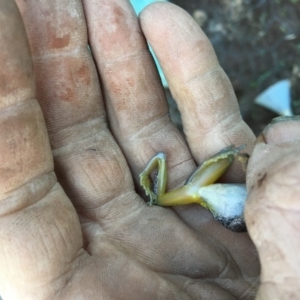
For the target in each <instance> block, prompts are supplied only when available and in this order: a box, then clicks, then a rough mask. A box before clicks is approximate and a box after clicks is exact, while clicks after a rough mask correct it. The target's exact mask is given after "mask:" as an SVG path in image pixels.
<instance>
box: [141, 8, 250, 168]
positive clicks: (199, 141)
mask: <svg viewBox="0 0 300 300" xmlns="http://www.w3.org/2000/svg"><path fill="white" fill-rule="evenodd" d="M140 21H141V26H142V30H143V32H144V34H145V36H146V38H147V40H148V41H149V43H150V44H151V46H152V47H153V49H154V52H155V53H156V55H157V57H158V59H159V61H160V64H161V66H162V68H163V70H164V73H165V75H166V78H167V81H168V84H169V87H170V90H171V92H172V95H173V97H174V98H175V100H176V102H177V104H178V107H179V110H180V113H181V115H182V120H183V126H184V132H185V134H186V136H187V140H188V142H189V147H190V149H191V152H192V154H193V156H194V158H195V160H196V161H197V162H198V163H199V162H201V161H203V160H204V159H205V158H207V157H208V156H210V155H212V154H214V153H216V152H218V151H219V150H220V149H222V148H224V147H226V146H228V145H230V144H235V145H236V146H240V145H242V144H246V145H247V146H248V148H247V150H248V151H250V150H251V149H252V144H253V142H254V134H253V133H252V131H251V130H250V128H249V127H248V126H247V125H246V124H245V123H244V121H243V120H242V118H241V114H240V111H239V107H238V103H237V100H236V97H235V94H234V91H233V88H232V86H231V83H230V81H229V79H228V77H227V76H226V74H225V72H224V70H223V69H222V68H221V67H220V65H219V62H218V59H217V57H216V54H215V52H214V50H213V47H212V45H211V43H210V41H209V40H208V38H207V37H206V35H205V34H204V32H203V31H202V30H201V28H199V26H198V25H197V23H196V22H195V21H194V20H193V19H192V18H191V17H190V16H189V15H188V14H187V13H186V12H185V11H184V10H182V9H180V8H179V7H177V6H175V5H173V4H170V3H155V4H153V5H150V6H149V7H147V8H146V9H145V10H144V11H143V12H142V14H141V16H140Z"/></svg>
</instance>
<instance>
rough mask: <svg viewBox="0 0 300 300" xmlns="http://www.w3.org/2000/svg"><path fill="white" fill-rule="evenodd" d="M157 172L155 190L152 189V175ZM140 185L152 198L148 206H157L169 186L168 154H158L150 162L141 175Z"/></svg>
mask: <svg viewBox="0 0 300 300" xmlns="http://www.w3.org/2000/svg"><path fill="white" fill-rule="evenodd" d="M155 170H156V171H157V174H156V176H155V179H154V190H153V189H152V181H151V177H150V175H151V173H152V172H153V171H155ZM140 184H141V186H142V187H143V188H144V190H145V193H146V195H148V196H149V197H150V201H149V202H148V205H150V206H152V205H155V204H157V200H158V198H159V197H160V196H161V195H163V194H164V193H165V191H166V185H167V163H166V154H165V153H164V152H158V153H157V154H156V155H155V156H153V157H152V158H151V159H150V161H149V162H148V164H147V166H146V168H145V169H144V171H143V172H142V173H141V174H140Z"/></svg>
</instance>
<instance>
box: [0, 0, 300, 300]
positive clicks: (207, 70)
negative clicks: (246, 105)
mask: <svg viewBox="0 0 300 300" xmlns="http://www.w3.org/2000/svg"><path fill="white" fill-rule="evenodd" d="M16 4H17V6H18V9H19V11H20V13H21V16H22V17H21V16H20V14H19V11H18V9H17V6H16V5H15V4H14V2H13V1H12V0H0V41H1V47H0V61H1V69H0V153H1V156H0V249H1V251H0V294H1V296H2V297H3V298H4V299H5V300H6V299H18V300H19V299H133V300H134V299H138V300H139V299H151V300H153V299H253V298H255V295H256V294H257V299H285V297H286V296H289V298H288V299H293V297H295V299H297V298H298V297H297V295H299V294H297V293H299V290H297V287H298V286H299V265H300V261H299V260H300V259H299V255H297V251H298V250H297V251H296V252H295V251H293V250H294V249H299V247H300V240H299V237H298V235H299V234H298V228H299V225H300V219H299V203H298V202H297V200H298V195H299V192H300V187H299V186H300V185H299V181H300V180H299V174H300V163H299V159H298V158H297V156H299V154H300V153H299V152H300V151H299V148H300V147H299V145H300V143H299V132H300V130H299V126H300V125H299V124H298V123H300V122H298V120H288V121H286V122H280V123H274V124H272V125H270V126H269V127H268V128H267V129H266V130H265V131H264V132H263V133H262V135H261V136H260V137H259V138H258V140H257V142H256V146H255V147H254V152H253V154H252V158H251V160H250V163H249V167H248V175H247V176H248V178H247V185H248V188H249V199H248V202H247V208H246V221H247V225H248V229H249V233H250V236H251V238H252V240H253V242H254V244H255V245H256V247H257V250H258V252H259V257H260V260H261V267H262V272H261V279H259V274H260V263H259V259H258V254H257V250H256V247H255V246H254V244H253V242H252V240H251V239H250V237H249V235H248V233H232V232H230V231H228V230H227V229H225V228H223V227H222V226H221V225H220V224H219V223H217V222H216V221H215V220H214V219H213V218H212V215H211V214H210V213H209V212H208V211H207V210H205V209H203V208H201V207H199V206H196V205H190V206H186V207H179V208H176V209H171V208H161V207H148V206H147V205H145V202H144V200H143V199H142V197H141V196H140V195H139V192H140V190H139V189H138V185H137V183H138V175H139V173H140V172H141V170H142V169H143V168H144V167H145V164H146V162H147V161H148V160H149V158H150V157H152V156H153V155H154V154H155V153H156V152H158V151H165V152H166V153H167V155H168V168H169V174H170V176H169V184H168V189H172V188H174V187H176V186H178V185H180V184H182V182H183V181H184V180H185V179H186V178H187V176H188V175H189V174H190V173H191V172H192V171H193V170H194V169H195V167H196V165H197V164H198V163H200V162H201V161H203V160H204V159H205V158H207V157H209V156H210V155H212V154H214V153H215V152H217V151H219V150H220V149H222V148H224V147H225V146H227V145H229V144H235V145H241V144H247V149H246V150H245V151H246V152H248V153H251V152H252V150H253V146H254V135H253V133H252V132H251V130H250V129H249V128H248V127H247V125H246V124H245V123H244V122H243V121H242V119H241V116H240V113H239V109H238V105H237V101H236V98H235V95H234V93H233V90H232V87H231V85H230V82H229V80H228V78H227V76H226V75H225V73H224V71H223V70H222V69H221V67H220V66H219V64H218V61H217V58H216V56H215V53H214V51H213V49H212V46H211V44H210V42H209V41H208V40H207V38H206V36H205V35H204V33H203V32H202V31H201V29H200V28H198V27H197V25H196V24H195V23H194V21H193V20H192V19H191V17H190V16H189V15H187V14H186V13H185V12H184V11H182V10H181V9H179V8H178V7H176V6H174V5H172V4H166V3H159V4H154V5H152V6H150V7H148V8H147V9H146V10H145V11H144V12H143V13H142V15H141V16H140V20H139V21H140V23H139V22H138V21H137V19H136V17H135V15H134V13H133V11H132V8H131V7H130V5H129V2H127V1H126V0H98V1H96V0H83V1H82V2H80V1H79V0H78V1H76V0H68V1H60V0H52V1H46V0H36V1H33V0H27V1H24V0H17V1H16ZM23 22H24V24H25V29H24V25H23ZM87 33H88V36H87ZM27 37H28V41H29V43H27ZM144 37H145V38H146V39H147V41H148V42H149V43H150V44H151V45H152V47H153V49H154V51H155V52H156V53H157V56H158V58H159V60H160V62H161V65H162V67H163V69H164V71H165V74H166V77H167V79H168V82H169V86H170V89H171V91H172V94H173V95H174V97H175V98H176V101H177V103H178V106H179V109H180V111H181V114H182V119H183V124H184V130H185V134H186V136H187V142H186V141H185V140H184V139H183V138H182V136H181V135H180V133H179V132H178V131H177V130H176V128H175V127H174V126H173V124H172V123H171V122H170V119H169V116H168V108H167V105H166V101H165V97H164V92H163V88H162V87H161V85H160V81H159V78H158V75H157V73H156V69H155V67H154V65H153V62H152V59H151V56H150V54H149V52H148V49H147V46H146V42H145V41H146V40H145V38H144ZM87 39H88V40H89V44H90V45H91V49H92V52H93V57H94V58H92V56H91V54H90V52H89V51H88V49H87ZM29 47H30V50H31V52H30V50H29ZM31 57H32V61H31ZM32 62H33V63H32ZM33 69H34V72H33ZM244 178H245V174H244V173H243V170H242V169H241V168H240V166H239V165H238V164H235V165H233V167H232V168H231V169H230V171H229V172H228V174H227V175H226V177H225V178H224V180H225V181H232V182H240V181H243V180H244ZM135 186H136V187H135ZM136 190H137V191H136ZM283 200H284V201H283ZM279 225H280V226H279ZM270 253H271V255H270ZM260 280H261V283H260ZM259 284H260V285H259Z"/></svg>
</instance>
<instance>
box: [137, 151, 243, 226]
mask: <svg viewBox="0 0 300 300" xmlns="http://www.w3.org/2000/svg"><path fill="white" fill-rule="evenodd" d="M243 148H244V146H241V147H238V148H236V147H235V146H233V145H232V146H229V147H226V148H225V149H223V150H221V151H220V152H218V153H217V154H215V155H213V156H211V157H210V158H208V159H207V160H205V161H204V162H203V163H202V164H201V165H200V166H199V167H198V168H197V169H196V170H195V171H194V172H193V173H192V174H191V175H190V176H189V178H188V179H187V181H186V182H185V184H184V185H183V186H182V187H180V188H178V189H175V190H173V191H170V192H166V185H167V164H166V155H165V154H164V153H163V152H158V153H157V154H156V155H155V156H154V157H153V158H152V159H151V160H150V161H149V163H148V164H147V166H146V168H145V169H144V171H143V172H142V173H141V174H140V184H141V186H142V187H143V188H144V190H145V192H146V194H147V195H148V196H149V197H150V201H149V202H148V204H149V205H150V206H152V205H159V206H176V205H185V204H190V203H198V204H200V205H202V206H203V207H205V208H207V209H209V210H210V211H211V212H212V214H213V216H214V218H215V219H216V220H218V221H219V222H220V223H221V224H223V225H224V226H225V227H227V228H228V229H230V230H232V231H244V230H245V222H244V205H245V201H246V198H247V190H246V186H245V184H238V183H226V184H221V183H215V182H216V181H217V180H218V179H219V178H220V177H221V176H222V175H223V174H224V172H225V171H226V170H227V168H228V167H229V166H230V165H231V164H232V162H233V161H234V159H235V158H236V157H238V158H239V159H240V160H241V161H243V163H244V164H246V161H247V159H248V156H247V155H246V154H245V153H240V150H242V149H243ZM155 170H157V176H156V178H155V181H154V187H153V188H152V181H151V178H150V175H151V173H152V172H153V171H155Z"/></svg>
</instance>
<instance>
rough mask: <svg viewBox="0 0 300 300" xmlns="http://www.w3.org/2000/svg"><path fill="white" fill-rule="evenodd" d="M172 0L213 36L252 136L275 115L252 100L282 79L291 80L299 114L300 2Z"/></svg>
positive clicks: (293, 105)
mask: <svg viewBox="0 0 300 300" xmlns="http://www.w3.org/2000/svg"><path fill="white" fill-rule="evenodd" d="M171 2H173V3H175V4H177V5H179V6H181V7H182V8H184V9H185V10H186V11H188V12H189V13H190V14H191V15H192V16H193V17H194V19H195V20H196V21H197V22H198V24H199V25H200V26H201V27H202V29H203V30H204V32H205V33H206V34H207V36H208V37H209V39H210V40H211V42H212V44H213V46H214V48H215V51H216V53H217V56H218V58H219V61H220V64H221V66H222V67H223V68H224V70H225V72H226V73H227V74H228V76H229V78H230V80H231V82H232V85H233V87H234V90H235V92H236V94H237V98H238V101H239V104H240V108H241V112H242V116H243V118H244V120H245V121H246V122H247V123H248V124H249V125H250V127H251V128H252V129H253V131H254V132H255V134H259V133H260V132H261V130H262V129H263V128H264V127H265V126H266V125H267V124H268V123H269V122H270V120H271V119H272V118H274V117H276V116H277V115H276V114H275V113H273V112H270V111H269V110H267V109H264V108H262V107H260V106H258V105H256V104H254V98H255V97H256V96H257V95H258V94H259V93H260V92H262V91H263V90H265V89H266V88H267V87H269V86H270V85H272V84H273V83H276V82H277V81H278V80H280V79H286V78H289V79H291V81H292V91H291V94H292V96H293V103H292V108H293V111H294V113H295V114H300V61H299V55H300V26H299V25H300V0H172V1H171ZM171 110H172V113H173V111H174V108H173V107H172V108H171ZM173 114H174V113H173ZM175 114H176V113H175ZM175 122H178V121H176V116H175Z"/></svg>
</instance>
